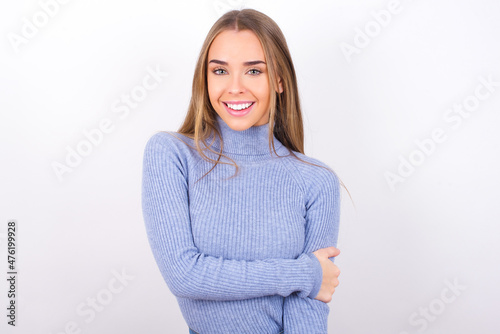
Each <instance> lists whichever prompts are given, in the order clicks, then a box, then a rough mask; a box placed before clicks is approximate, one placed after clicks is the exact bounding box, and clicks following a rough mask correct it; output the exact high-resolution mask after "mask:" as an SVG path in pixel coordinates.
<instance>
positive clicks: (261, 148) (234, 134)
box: [213, 114, 287, 160]
mask: <svg viewBox="0 0 500 334" xmlns="http://www.w3.org/2000/svg"><path fill="white" fill-rule="evenodd" d="M215 117H216V119H217V126H218V128H219V131H220V133H221V136H222V141H223V144H224V149H223V151H222V152H223V153H224V154H230V155H232V154H235V155H238V156H239V158H244V157H248V158H250V159H257V160H262V159H267V158H271V157H272V156H273V155H274V156H276V155H275V154H274V152H272V153H271V151H270V148H269V124H268V123H266V124H263V125H257V126H252V127H250V128H248V129H246V130H243V131H236V130H233V129H231V128H230V127H229V125H227V124H226V122H224V120H223V119H222V118H221V117H220V116H219V115H218V114H216V116H215ZM272 140H273V142H274V147H275V149H276V152H277V153H278V154H279V155H282V154H280V153H279V151H281V152H283V150H284V152H287V150H286V147H284V146H283V144H281V142H280V141H279V140H278V139H277V138H276V137H275V136H274V134H273V136H272ZM213 147H215V148H217V149H220V147H221V145H220V143H219V142H218V139H216V140H215V142H214V144H213ZM271 150H272V147H271Z"/></svg>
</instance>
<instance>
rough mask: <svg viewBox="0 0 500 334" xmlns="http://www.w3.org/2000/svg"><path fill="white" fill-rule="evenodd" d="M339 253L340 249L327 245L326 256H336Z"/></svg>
mask: <svg viewBox="0 0 500 334" xmlns="http://www.w3.org/2000/svg"><path fill="white" fill-rule="evenodd" d="M339 254H340V249H338V248H335V247H333V246H332V247H328V257H333V256H337V255H339Z"/></svg>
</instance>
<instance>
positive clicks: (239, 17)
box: [142, 9, 340, 334]
mask: <svg viewBox="0 0 500 334" xmlns="http://www.w3.org/2000/svg"><path fill="white" fill-rule="evenodd" d="M303 137H304V135H303V125H302V116H301V109H300V103H299V96H298V91H297V82H296V77H295V71H294V67H293V63H292V60H291V57H290V54H289V51H288V47H287V44H286V41H285V38H284V36H283V34H282V32H281V30H280V29H279V27H278V26H277V25H276V23H275V22H274V21H273V20H272V19H270V18H269V17H268V16H266V15H264V14H263V13H260V12H258V11H255V10H252V9H243V10H241V11H237V10H235V11H231V12H228V13H226V14H225V15H223V16H222V17H221V18H220V19H219V20H218V21H217V22H216V23H215V24H214V26H213V27H212V29H211V30H210V32H209V33H208V36H207V38H206V40H205V42H204V44H203V47H202V49H201V52H200V55H199V59H198V63H197V65H196V70H195V74H194V80H193V87H192V98H191V102H190V105H189V109H188V112H187V115H186V118H185V121H184V124H183V125H182V126H181V127H180V129H179V130H178V131H177V132H158V133H156V134H154V135H153V136H152V137H151V138H150V139H149V141H148V142H147V144H146V148H145V152H144V166H143V188H142V191H143V192H142V196H143V197H142V206H143V213H144V220H145V224H146V230H147V235H148V239H149V243H150V245H151V249H152V251H153V254H154V257H155V259H156V262H157V264H158V266H159V269H160V271H161V274H162V275H163V278H164V279H165V281H166V283H167V285H168V287H169V289H170V290H171V291H172V293H173V294H174V295H175V296H176V298H177V301H178V303H179V306H180V309H181V312H182V314H183V317H184V319H185V321H186V322H187V324H188V326H189V331H190V333H201V334H221V333H249V334H250V333H252V334H255V333H259V334H263V333H269V334H278V333H287V334H292V333H301V334H306V333H327V323H328V314H329V306H328V304H327V303H328V302H329V301H330V300H331V297H332V294H333V293H334V291H335V287H336V286H337V285H338V284H339V282H338V276H339V274H340V271H339V269H338V267H337V266H336V265H335V264H334V263H333V260H334V257H335V256H337V255H338V254H339V250H338V249H336V248H335V246H336V244H337V237H338V227H339V215H340V186H339V183H340V181H339V179H338V177H337V176H336V175H335V173H334V172H333V171H332V170H331V169H330V168H329V167H328V166H327V165H326V164H324V163H322V162H321V161H319V160H317V159H313V158H311V157H308V156H306V155H304V143H303V141H304V138H303Z"/></svg>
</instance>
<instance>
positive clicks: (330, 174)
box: [287, 151, 340, 194]
mask: <svg viewBox="0 0 500 334" xmlns="http://www.w3.org/2000/svg"><path fill="white" fill-rule="evenodd" d="M292 152H293V154H295V156H296V157H297V158H299V159H301V160H303V161H299V160H298V159H296V158H295V157H293V156H291V155H290V156H289V157H288V159H287V165H288V166H289V169H290V170H291V171H292V173H293V174H295V178H296V179H297V180H298V182H300V183H301V185H302V188H303V190H304V192H305V193H306V194H313V193H318V192H323V191H332V192H338V191H340V181H339V178H338V176H337V174H336V173H335V171H334V170H333V169H332V168H331V167H330V166H329V165H327V164H326V163H324V162H323V161H321V160H319V159H316V158H313V157H310V156H307V155H305V154H302V153H300V152H296V151H292ZM304 161H305V162H304Z"/></svg>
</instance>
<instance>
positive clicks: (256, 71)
mask: <svg viewBox="0 0 500 334" xmlns="http://www.w3.org/2000/svg"><path fill="white" fill-rule="evenodd" d="M248 72H253V73H250V74H252V75H258V74H260V73H262V72H261V71H259V70H258V69H256V68H252V69H251V70H249V71H248Z"/></svg>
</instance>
